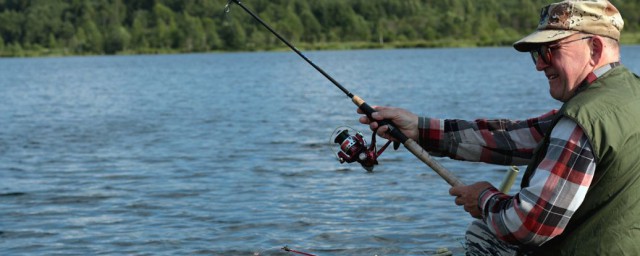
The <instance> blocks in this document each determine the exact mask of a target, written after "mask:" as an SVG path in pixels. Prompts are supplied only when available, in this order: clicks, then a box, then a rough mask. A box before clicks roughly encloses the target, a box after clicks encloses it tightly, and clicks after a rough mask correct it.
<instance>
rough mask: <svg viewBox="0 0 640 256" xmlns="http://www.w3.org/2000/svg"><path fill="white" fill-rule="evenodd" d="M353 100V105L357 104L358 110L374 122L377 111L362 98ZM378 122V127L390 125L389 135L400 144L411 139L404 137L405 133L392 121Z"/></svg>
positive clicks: (356, 97)
mask: <svg viewBox="0 0 640 256" xmlns="http://www.w3.org/2000/svg"><path fill="white" fill-rule="evenodd" d="M352 100H353V103H355V104H356V106H358V108H360V110H362V112H364V113H365V114H366V115H367V117H369V119H371V120H373V118H372V117H371V114H373V112H376V110H375V109H373V108H372V107H371V106H369V104H367V103H366V102H365V101H364V100H363V99H362V98H360V97H358V96H357V95H354V96H353V98H352ZM377 122H378V127H381V126H385V125H388V126H389V134H391V136H392V137H394V138H396V139H397V140H398V141H400V143H402V144H404V143H405V142H406V141H407V140H408V139H409V138H408V137H407V136H406V135H404V133H402V132H401V131H400V130H399V129H397V128H396V126H395V124H394V123H393V122H392V121H391V120H389V119H384V120H382V121H377ZM396 149H397V148H396Z"/></svg>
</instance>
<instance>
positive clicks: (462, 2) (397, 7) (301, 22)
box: [0, 0, 640, 56]
mask: <svg viewBox="0 0 640 256" xmlns="http://www.w3.org/2000/svg"><path fill="white" fill-rule="evenodd" d="M612 2H613V3H614V4H615V5H616V6H617V7H618V8H619V9H620V11H621V12H622V15H623V17H624V19H625V30H624V31H625V33H631V34H633V35H637V33H638V31H639V26H640V0H624V2H623V1H622V0H617V1H612ZM226 3H227V0H126V1H124V0H0V56H26V55H72V54H78V55H83V54H130V53H163V52H185V53H186V52H207V51H253V50H270V49H274V48H279V47H282V43H280V42H279V41H278V40H277V38H275V37H274V36H273V35H271V34H270V32H269V31H267V30H266V29H264V28H263V27H262V26H261V25H259V24H258V23H257V22H255V21H254V20H253V19H252V18H251V17H250V16H249V15H248V14H246V13H244V11H243V10H241V9H240V7H239V6H234V5H233V4H232V5H231V6H230V10H229V12H225V11H224V6H225V4H226ZM242 3H243V4H244V5H246V6H247V7H249V8H250V9H252V10H253V11H254V12H255V13H257V14H258V15H259V16H260V17H261V18H262V19H263V20H265V21H266V22H267V23H269V24H270V25H271V26H272V27H273V28H274V29H275V30H276V31H279V32H280V33H281V34H282V35H283V36H284V37H285V38H287V39H288V40H290V41H291V42H293V43H295V44H299V45H302V46H304V47H306V48H312V49H322V48H336V47H354V48H355V47H438V46H496V45H509V44H511V43H513V42H514V41H516V40H517V39H518V38H520V37H521V36H523V35H525V34H527V33H529V32H531V31H532V30H533V29H534V28H535V27H536V25H537V22H538V18H539V9H540V7H542V6H543V5H545V4H548V3H550V1H549V0H482V1H478V0H315V1H308V0H245V1H242ZM632 40H635V41H628V42H630V43H640V38H638V37H637V36H636V37H635V39H632Z"/></svg>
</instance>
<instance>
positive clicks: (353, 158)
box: [331, 127, 391, 172]
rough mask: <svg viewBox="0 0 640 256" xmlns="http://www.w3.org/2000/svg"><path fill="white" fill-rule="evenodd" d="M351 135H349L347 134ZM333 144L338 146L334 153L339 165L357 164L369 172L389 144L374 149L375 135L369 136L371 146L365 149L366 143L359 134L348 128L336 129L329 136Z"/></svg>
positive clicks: (389, 142) (388, 142)
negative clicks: (345, 163)
mask: <svg viewBox="0 0 640 256" xmlns="http://www.w3.org/2000/svg"><path fill="white" fill-rule="evenodd" d="M350 131H351V132H352V133H353V134H349V132H350ZM331 140H332V141H333V143H336V144H338V145H339V149H340V150H339V151H338V152H337V153H336V156H337V157H338V161H340V163H341V164H342V163H344V162H347V163H353V162H358V163H360V165H362V167H363V168H364V169H365V170H367V171H369V172H372V171H373V166H374V165H376V164H378V157H379V156H380V155H381V154H382V152H384V150H385V149H386V148H387V146H389V144H391V141H387V143H385V144H384V146H382V147H381V148H380V150H378V149H377V147H376V133H375V132H374V133H373V135H372V136H371V145H370V146H368V147H367V141H365V140H364V137H363V136H362V133H361V132H358V131H355V130H353V129H351V128H349V127H338V128H336V130H335V131H334V132H333V134H332V135H331Z"/></svg>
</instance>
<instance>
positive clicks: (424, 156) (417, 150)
mask: <svg viewBox="0 0 640 256" xmlns="http://www.w3.org/2000/svg"><path fill="white" fill-rule="evenodd" d="M351 99H352V100H353V103H355V104H356V105H357V106H358V108H360V109H361V110H362V112H364V113H365V114H366V115H367V116H368V117H369V118H370V119H372V118H371V114H373V112H376V110H375V109H373V108H372V107H371V106H369V104H367V103H366V102H365V101H364V100H363V99H362V98H360V97H358V96H357V95H354V96H353V97H352V98H351ZM378 125H379V126H383V125H389V133H390V134H391V136H393V137H394V138H396V139H397V140H399V141H400V142H402V144H403V145H404V147H405V148H407V149H408V150H409V152H411V153H412V154H413V155H415V156H416V157H417V158H418V159H420V161H422V162H424V163H425V164H427V165H428V166H429V167H431V169H433V170H434V171H435V172H436V173H437V174H438V175H440V177H442V178H443V179H444V180H445V181H446V182H447V183H449V185H451V186H452V187H455V186H464V183H462V181H460V179H458V178H457V177H456V176H455V175H453V173H451V172H450V171H449V170H447V169H446V168H444V167H443V166H442V165H441V164H440V163H438V162H437V161H436V160H434V159H433V158H432V157H431V155H429V153H428V152H427V151H425V150H424V149H423V148H422V147H421V146H420V145H418V143H417V142H415V141H414V140H412V139H409V138H408V137H407V136H406V135H404V133H402V132H401V131H400V129H397V128H396V127H395V125H394V124H393V122H391V120H389V119H384V120H382V121H378Z"/></svg>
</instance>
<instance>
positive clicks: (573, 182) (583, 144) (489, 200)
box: [479, 118, 595, 245]
mask: <svg viewBox="0 0 640 256" xmlns="http://www.w3.org/2000/svg"><path fill="white" fill-rule="evenodd" d="M550 137H551V140H550V144H549V148H548V150H547V153H546V155H545V157H544V158H543V160H542V162H541V163H540V165H539V166H538V168H537V169H536V170H535V173H534V174H533V175H532V176H531V180H530V185H529V186H528V187H526V188H523V189H522V190H521V191H520V192H519V193H517V194H516V195H514V196H508V195H505V194H503V193H501V192H499V191H498V190H496V189H495V188H490V189H488V190H486V191H484V192H483V193H482V194H481V195H480V197H479V205H480V206H481V208H482V210H483V218H484V220H485V222H486V223H487V226H488V227H489V229H491V231H492V232H494V233H495V234H496V235H497V237H498V238H500V239H502V240H504V241H506V242H509V243H513V244H530V245H540V244H542V243H544V242H546V241H548V240H549V239H551V238H553V237H555V236H557V235H559V234H561V233H562V232H563V231H564V228H565V227H566V225H567V223H568V222H569V219H570V218H571V216H572V215H573V213H574V212H575V211H576V210H577V209H578V207H579V206H580V205H581V204H582V202H583V201H584V198H585V196H586V193H587V190H588V189H589V186H590V185H591V181H592V179H593V174H594V172H595V158H594V155H593V152H592V148H591V145H590V144H589V141H588V138H587V136H586V135H585V134H584V132H583V130H582V128H580V126H578V125H577V124H576V123H575V122H573V121H571V120H569V119H566V118H563V119H561V120H560V121H559V122H558V124H557V125H556V126H555V128H554V129H553V131H551V134H550Z"/></svg>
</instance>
